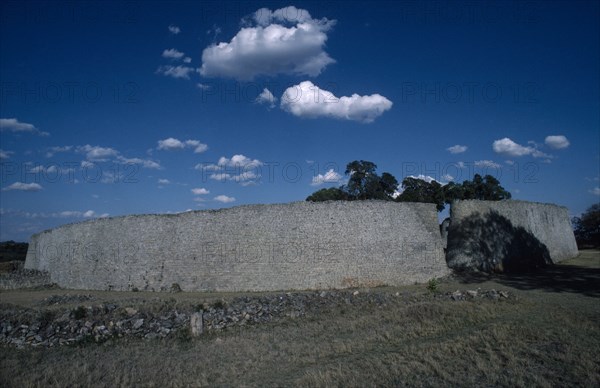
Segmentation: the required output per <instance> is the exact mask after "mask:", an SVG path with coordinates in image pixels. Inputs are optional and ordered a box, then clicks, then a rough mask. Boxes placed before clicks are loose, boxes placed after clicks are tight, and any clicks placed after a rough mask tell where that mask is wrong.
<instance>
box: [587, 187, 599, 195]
mask: <svg viewBox="0 0 600 388" xmlns="http://www.w3.org/2000/svg"><path fill="white" fill-rule="evenodd" d="M589 193H590V194H594V195H600V187H594V188H593V189H591V190H589Z"/></svg>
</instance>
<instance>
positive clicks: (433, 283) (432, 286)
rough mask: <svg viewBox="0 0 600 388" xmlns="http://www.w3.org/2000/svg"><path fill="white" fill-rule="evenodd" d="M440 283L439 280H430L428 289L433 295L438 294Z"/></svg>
mask: <svg viewBox="0 0 600 388" xmlns="http://www.w3.org/2000/svg"><path fill="white" fill-rule="evenodd" d="M439 285H440V282H439V280H437V279H436V278H433V279H429V281H428V282H427V289H428V290H429V291H431V292H433V293H435V292H438V291H439V290H438V288H439Z"/></svg>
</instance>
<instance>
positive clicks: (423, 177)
mask: <svg viewBox="0 0 600 388" xmlns="http://www.w3.org/2000/svg"><path fill="white" fill-rule="evenodd" d="M408 178H414V179H420V180H422V181H425V182H427V183H431V182H438V183H440V182H439V181H438V180H437V179H435V178H434V177H432V176H430V175H423V174H419V175H409V176H408Z"/></svg>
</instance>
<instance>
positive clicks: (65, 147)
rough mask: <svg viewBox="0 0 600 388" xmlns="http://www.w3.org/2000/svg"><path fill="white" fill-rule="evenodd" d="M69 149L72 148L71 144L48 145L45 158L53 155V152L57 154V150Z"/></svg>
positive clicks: (66, 150)
mask: <svg viewBox="0 0 600 388" xmlns="http://www.w3.org/2000/svg"><path fill="white" fill-rule="evenodd" d="M71 149H73V147H72V146H64V147H50V148H49V149H48V151H47V152H46V157H47V158H51V157H53V156H54V154H57V153H59V152H68V151H71Z"/></svg>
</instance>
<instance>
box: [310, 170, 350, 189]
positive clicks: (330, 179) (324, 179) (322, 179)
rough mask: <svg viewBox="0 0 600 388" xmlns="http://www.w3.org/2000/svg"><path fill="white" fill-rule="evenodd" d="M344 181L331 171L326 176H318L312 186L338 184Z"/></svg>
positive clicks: (313, 179)
mask: <svg viewBox="0 0 600 388" xmlns="http://www.w3.org/2000/svg"><path fill="white" fill-rule="evenodd" d="M341 180H342V175H340V174H339V173H337V172H335V171H334V170H333V169H330V170H329V171H327V172H326V173H325V174H318V175H316V176H314V177H313V178H312V182H311V183H310V185H311V186H320V185H322V184H324V183H338V182H340V181H341Z"/></svg>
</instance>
